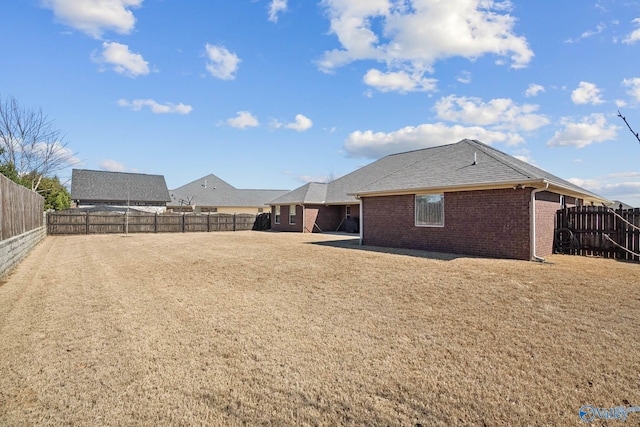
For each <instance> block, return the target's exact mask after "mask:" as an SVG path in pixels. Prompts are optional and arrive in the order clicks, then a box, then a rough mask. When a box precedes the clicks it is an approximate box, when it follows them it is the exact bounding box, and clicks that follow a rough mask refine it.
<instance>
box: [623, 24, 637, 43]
mask: <svg viewBox="0 0 640 427" xmlns="http://www.w3.org/2000/svg"><path fill="white" fill-rule="evenodd" d="M631 22H633V23H634V24H636V25H637V26H638V27H640V18H636V19H634V20H633V21H631ZM638 40H640V28H638V29H637V30H635V31H633V32H631V34H629V35H628V36H627V37H625V38H624V40H622V43H626V44H633V43H635V42H637V41H638Z"/></svg>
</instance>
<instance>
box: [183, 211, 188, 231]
mask: <svg viewBox="0 0 640 427" xmlns="http://www.w3.org/2000/svg"><path fill="white" fill-rule="evenodd" d="M186 229H187V226H186V222H185V215H184V213H183V214H182V232H183V233H184V232H185V231H186Z"/></svg>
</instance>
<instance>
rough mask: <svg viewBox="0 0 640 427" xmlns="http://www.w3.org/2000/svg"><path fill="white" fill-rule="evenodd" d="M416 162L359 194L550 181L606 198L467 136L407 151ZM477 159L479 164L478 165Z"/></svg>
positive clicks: (368, 185) (373, 183) (588, 194)
mask: <svg viewBox="0 0 640 427" xmlns="http://www.w3.org/2000/svg"><path fill="white" fill-rule="evenodd" d="M404 154H405V155H409V156H412V157H413V158H414V162H412V163H410V164H408V165H407V166H405V167H403V168H401V169H398V170H396V171H394V172H392V173H390V174H388V175H386V176H383V177H380V178H379V179H378V180H376V181H372V182H370V183H368V184H367V185H364V186H362V187H360V188H358V189H357V190H356V191H355V192H356V193H358V194H367V193H383V192H393V191H403V190H421V189H429V188H446V187H464V186H475V185H488V186H491V185H499V184H501V183H514V182H519V181H522V182H523V183H526V182H527V181H548V182H550V183H552V184H554V185H557V186H560V187H562V188H565V189H567V190H570V191H572V192H575V193H579V194H583V195H585V196H588V197H590V198H595V199H601V200H605V199H604V198H602V197H600V196H598V195H596V194H594V193H592V192H590V191H587V190H585V189H584V188H581V187H578V186H577V185H574V184H572V183H571V182H569V181H566V180H564V179H562V178H559V177H557V176H555V175H553V174H550V173H549V172H547V171H545V170H543V169H540V168H538V167H535V166H533V165H530V164H529V163H526V162H523V161H522V160H519V159H516V158H515V157H513V156H510V155H508V154H505V153H503V152H502V151H499V150H496V149H495V148H492V147H490V146H488V145H486V144H483V143H482V142H479V141H475V140H469V139H464V140H462V141H460V142H457V143H455V144H451V145H444V146H441V147H436V148H427V149H424V150H418V151H414V152H409V153H404ZM474 160H475V161H476V163H475V164H474Z"/></svg>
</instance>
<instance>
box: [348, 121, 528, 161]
mask: <svg viewBox="0 0 640 427" xmlns="http://www.w3.org/2000/svg"><path fill="white" fill-rule="evenodd" d="M464 138H470V139H478V140H480V141H483V142H485V143H487V144H491V143H494V142H507V143H509V142H511V143H514V142H518V141H519V139H520V137H519V136H518V135H514V134H510V133H504V132H494V131H490V130H487V129H485V128H483V127H479V126H472V127H465V126H460V125H454V126H448V125H446V124H444V123H433V124H422V125H419V126H407V127H405V128H402V129H399V130H397V131H393V132H388V133H387V132H373V131H370V130H367V131H364V132H363V131H356V132H352V133H351V134H350V135H349V136H348V137H347V139H346V141H345V144H344V146H345V150H346V152H347V153H348V154H349V156H351V157H365V158H374V159H376V158H380V157H383V156H386V155H388V154H393V153H400V152H404V151H411V150H417V149H421V148H429V147H436V146H440V145H445V144H451V143H454V142H457V141H460V140H461V139H464Z"/></svg>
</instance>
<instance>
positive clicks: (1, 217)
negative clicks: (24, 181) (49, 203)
mask: <svg viewBox="0 0 640 427" xmlns="http://www.w3.org/2000/svg"><path fill="white" fill-rule="evenodd" d="M43 212H44V198H43V197H42V196H41V195H39V194H38V193H36V192H34V191H31V190H29V189H28V188H25V187H23V186H21V185H18V184H16V183H15V182H13V181H11V180H10V179H9V178H7V177H6V176H4V175H2V174H0V241H1V240H6V239H9V238H11V237H14V236H19V235H20V234H23V233H26V232H28V231H31V230H35V229H36V228H39V227H42V226H43V225H44V216H43Z"/></svg>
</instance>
